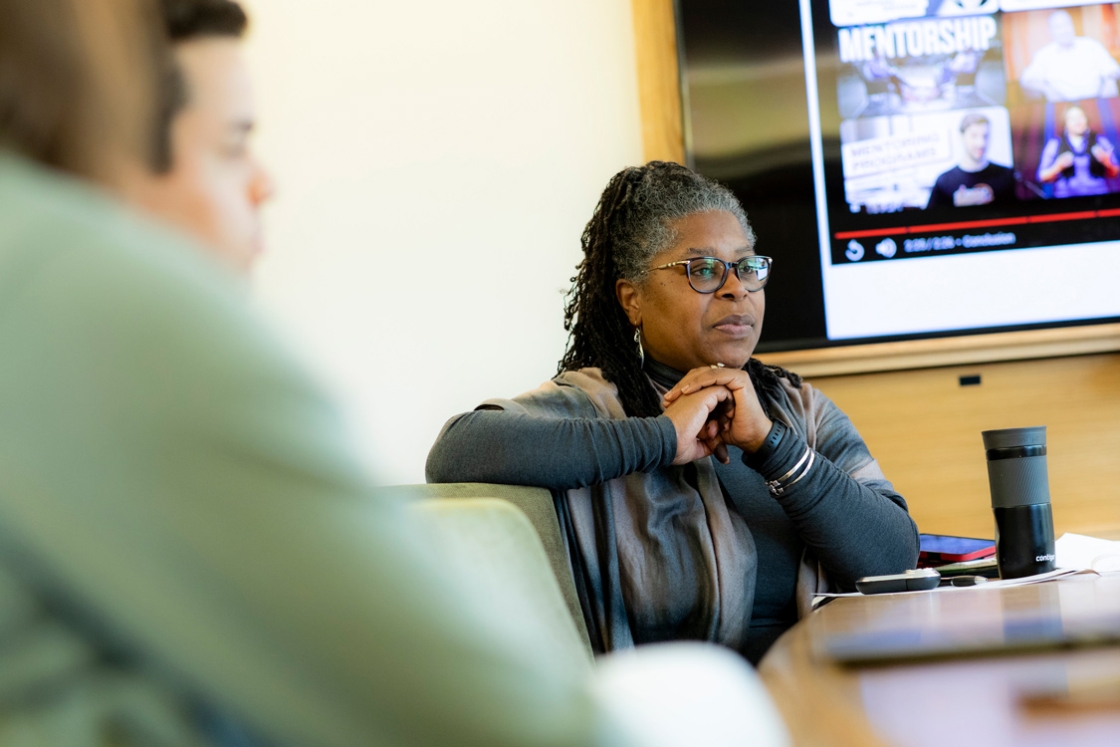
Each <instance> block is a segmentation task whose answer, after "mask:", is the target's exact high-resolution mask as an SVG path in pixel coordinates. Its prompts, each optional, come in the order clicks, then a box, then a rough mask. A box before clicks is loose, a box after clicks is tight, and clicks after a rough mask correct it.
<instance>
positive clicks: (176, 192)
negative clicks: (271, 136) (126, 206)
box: [139, 0, 273, 273]
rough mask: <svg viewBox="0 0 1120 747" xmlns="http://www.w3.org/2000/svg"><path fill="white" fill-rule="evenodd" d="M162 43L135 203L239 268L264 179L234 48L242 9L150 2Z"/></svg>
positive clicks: (203, 0)
mask: <svg viewBox="0 0 1120 747" xmlns="http://www.w3.org/2000/svg"><path fill="white" fill-rule="evenodd" d="M159 7H160V10H161V12H162V17H163V23H164V25H165V27H166V29H167V34H168V38H169V39H170V41H171V44H172V58H171V65H170V67H169V70H168V71H167V73H166V74H165V75H164V78H163V80H164V82H163V85H162V87H161V89H162V90H161V97H160V98H161V101H160V104H159V110H160V111H159V116H158V119H157V123H156V128H155V129H156V133H155V144H154V152H153V153H152V169H153V171H154V172H155V173H156V174H157V175H158V178H156V179H154V180H152V182H151V184H150V185H148V188H147V189H146V190H144V192H143V193H142V194H141V195H140V196H139V197H140V204H141V205H142V206H143V207H145V208H146V209H148V210H149V211H151V212H152V213H154V214H155V215H157V216H158V217H160V218H162V219H164V220H166V221H168V222H169V223H171V224H172V225H174V226H176V227H178V228H180V229H182V230H183V231H185V232H187V233H188V234H190V235H192V236H194V237H195V238H196V239H198V241H199V242H200V243H201V245H202V246H204V247H205V248H206V249H208V250H209V251H211V252H212V253H213V254H214V255H215V256H216V257H217V258H218V259H219V260H220V261H221V262H222V263H223V264H226V265H227V266H229V267H231V268H232V269H234V270H236V271H238V272H242V273H245V272H248V271H249V269H250V268H251V266H252V264H253V263H254V262H255V261H256V259H257V258H258V257H260V255H261V252H262V251H263V242H262V237H261V226H260V215H259V213H260V207H261V205H262V204H264V202H265V201H267V200H268V199H269V198H270V197H271V196H272V191H273V186H272V180H271V179H270V178H269V176H268V174H267V173H266V172H265V170H264V168H262V167H261V165H260V163H259V162H258V161H257V159H256V158H255V157H254V156H253V154H252V152H251V151H250V148H249V138H250V135H251V134H252V133H253V130H254V128H255V127H256V113H255V107H254V104H253V90H252V83H251V81H250V79H249V71H248V67H247V66H246V64H245V59H244V55H243V54H242V49H241V40H242V37H243V36H244V34H245V30H246V27H247V26H248V18H247V17H246V15H245V11H244V10H243V9H242V8H241V6H240V5H238V4H237V3H235V2H231V1H230V0H160V1H159Z"/></svg>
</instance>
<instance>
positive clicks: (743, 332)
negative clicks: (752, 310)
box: [712, 314, 754, 337]
mask: <svg viewBox="0 0 1120 747" xmlns="http://www.w3.org/2000/svg"><path fill="white" fill-rule="evenodd" d="M712 327H713V328H715V329H718V330H719V331H720V332H723V333H724V334H727V335H730V336H731V337H746V336H747V335H749V334H750V333H751V332H752V331H753V330H754V317H753V316H750V315H748V314H731V315H730V316H725V317H724V318H723V319H720V320H719V321H718V322H716V323H715V324H713V325H712Z"/></svg>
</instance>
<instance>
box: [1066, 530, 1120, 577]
mask: <svg viewBox="0 0 1120 747" xmlns="http://www.w3.org/2000/svg"><path fill="white" fill-rule="evenodd" d="M1054 553H1055V555H1056V556H1057V557H1056V558H1055V560H1054V564H1055V565H1056V566H1057V567H1058V568H1072V569H1074V570H1078V571H1088V570H1092V571H1096V572H1097V573H1099V574H1101V575H1104V574H1107V573H1120V542H1110V541H1109V540H1104V539H1098V538H1096V537H1086V536H1085V535H1083V534H1069V533H1068V532H1067V533H1066V534H1063V535H1062V536H1061V537H1059V538H1058V541H1057V542H1055V543H1054Z"/></svg>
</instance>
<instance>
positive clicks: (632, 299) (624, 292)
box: [614, 280, 642, 327]
mask: <svg viewBox="0 0 1120 747" xmlns="http://www.w3.org/2000/svg"><path fill="white" fill-rule="evenodd" d="M614 295H615V297H616V298H618V303H619V304H620V305H621V306H622V310H623V311H624V312H626V318H627V319H629V320H630V325H631V326H634V327H640V326H642V294H641V292H640V291H639V290H638V286H636V285H634V283H633V282H631V281H629V280H619V281H618V282H617V283H615V284H614Z"/></svg>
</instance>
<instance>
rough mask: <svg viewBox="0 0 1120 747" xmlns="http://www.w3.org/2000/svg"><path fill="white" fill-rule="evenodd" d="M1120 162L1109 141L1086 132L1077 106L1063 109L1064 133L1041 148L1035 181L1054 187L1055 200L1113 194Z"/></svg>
mask: <svg viewBox="0 0 1120 747" xmlns="http://www.w3.org/2000/svg"><path fill="white" fill-rule="evenodd" d="M1117 176H1120V162H1117V159H1116V151H1115V148H1113V146H1112V143H1110V142H1109V141H1108V138H1106V137H1104V136H1103V135H1098V134H1097V133H1095V132H1093V131H1092V130H1091V129H1089V118H1088V117H1086V116H1085V111H1084V110H1083V109H1082V108H1081V107H1079V106H1071V107H1070V108H1069V109H1067V110H1066V116H1065V131H1064V132H1063V133H1062V136H1061V137H1056V138H1051V139H1050V141H1049V142H1047V143H1046V146H1045V147H1044V148H1043V149H1042V159H1041V162H1040V163H1039V166H1038V180H1039V181H1040V182H1042V183H1043V184H1053V185H1054V197H1085V196H1088V195H1103V194H1107V193H1109V192H1112V191H1114V183H1110V180H1112V179H1115V178H1116V177H1117Z"/></svg>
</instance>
